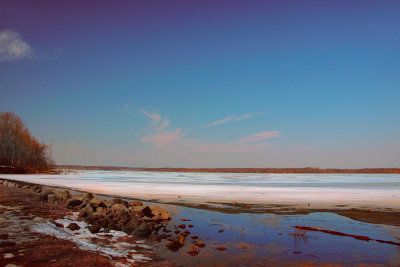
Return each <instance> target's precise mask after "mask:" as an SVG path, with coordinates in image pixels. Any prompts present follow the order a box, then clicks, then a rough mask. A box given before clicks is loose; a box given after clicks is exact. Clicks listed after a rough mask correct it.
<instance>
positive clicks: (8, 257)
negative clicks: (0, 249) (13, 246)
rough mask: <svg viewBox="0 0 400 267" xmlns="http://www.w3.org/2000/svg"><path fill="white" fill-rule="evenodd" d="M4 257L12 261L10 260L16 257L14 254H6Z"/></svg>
mask: <svg viewBox="0 0 400 267" xmlns="http://www.w3.org/2000/svg"><path fill="white" fill-rule="evenodd" d="M3 256H4V258H5V259H10V258H14V257H15V256H14V254H12V253H5V254H4V255H3Z"/></svg>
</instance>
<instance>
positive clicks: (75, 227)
mask: <svg viewBox="0 0 400 267" xmlns="http://www.w3.org/2000/svg"><path fill="white" fill-rule="evenodd" d="M67 228H68V229H70V230H71V231H75V230H79V229H81V228H80V227H79V225H77V224H76V223H70V224H69V225H68V226H67Z"/></svg>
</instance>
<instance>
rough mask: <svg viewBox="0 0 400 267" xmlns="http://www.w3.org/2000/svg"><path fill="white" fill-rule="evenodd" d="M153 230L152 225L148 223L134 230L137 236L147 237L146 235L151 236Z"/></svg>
mask: <svg viewBox="0 0 400 267" xmlns="http://www.w3.org/2000/svg"><path fill="white" fill-rule="evenodd" d="M151 232H152V229H151V227H150V226H149V225H148V224H146V223H142V224H140V225H139V226H138V227H137V228H136V230H135V231H134V234H135V235H136V236H141V237H145V236H149V235H150V234H151Z"/></svg>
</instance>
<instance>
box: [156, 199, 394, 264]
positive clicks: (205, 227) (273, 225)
mask: <svg viewBox="0 0 400 267" xmlns="http://www.w3.org/2000/svg"><path fill="white" fill-rule="evenodd" d="M165 208H166V209H168V210H169V211H170V212H171V213H172V214H173V215H172V218H173V219H172V220H171V222H170V223H169V225H168V229H169V230H171V231H172V232H171V234H173V236H176V234H174V231H175V228H174V225H179V224H183V223H184V224H186V225H188V224H193V225H194V227H193V228H186V229H188V230H189V231H190V232H191V234H190V235H188V236H187V237H186V241H185V245H184V247H182V248H181V249H179V250H178V251H177V252H172V251H170V250H169V249H168V248H167V247H166V246H165V245H166V244H167V243H168V241H162V242H161V243H159V244H158V245H156V247H157V252H156V253H157V254H158V255H160V256H161V257H163V258H166V259H169V260H172V261H174V262H176V263H178V264H182V265H184V266H198V265H206V266H209V265H223V266H248V265H258V264H261V265H274V266H276V265H278V266H279V265H281V266H287V265H295V264H298V263H303V262H306V263H313V264H328V263H334V264H341V265H342V266H355V265H358V264H360V263H363V264H383V265H385V266H387V265H389V266H399V264H400V247H398V246H394V245H390V244H381V243H377V242H374V241H370V242H366V241H363V240H357V239H354V238H351V237H343V236H334V235H330V234H326V233H321V232H312V231H308V232H306V234H305V235H304V236H295V235H293V233H294V231H295V229H294V228H293V227H291V226H295V225H301V226H311V227H315V228H319V229H329V230H334V231H339V232H344V233H348V234H354V235H364V236H368V237H370V238H374V239H382V240H388V241H394V242H399V240H400V227H395V226H387V225H376V224H370V223H364V222H360V221H355V220H352V219H349V218H347V217H343V216H340V215H337V214H334V213H328V212H318V213H311V214H308V215H271V214H249V213H242V214H225V213H221V212H214V211H208V210H200V209H193V208H188V207H179V206H172V205H165ZM181 218H186V219H191V221H188V222H183V221H181V220H180V219H181ZM220 229H223V230H224V231H223V232H221V233H220V232H219V230H220ZM179 230H182V229H179ZM193 235H196V236H199V239H198V240H203V241H205V243H206V246H205V247H204V248H200V253H199V254H198V255H197V256H191V255H189V254H188V253H187V252H188V251H189V248H190V247H191V246H193V244H194V242H195V241H196V240H193V239H191V238H190V236H193ZM219 246H223V247H226V248H227V249H226V250H225V251H219V250H217V249H216V248H217V247H219Z"/></svg>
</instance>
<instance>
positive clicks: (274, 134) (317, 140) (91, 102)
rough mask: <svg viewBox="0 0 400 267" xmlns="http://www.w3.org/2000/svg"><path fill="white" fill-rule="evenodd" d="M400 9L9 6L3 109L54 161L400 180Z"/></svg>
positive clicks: (1, 16)
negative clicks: (339, 173) (373, 172)
mask: <svg viewBox="0 0 400 267" xmlns="http://www.w3.org/2000/svg"><path fill="white" fill-rule="evenodd" d="M399 14H400V1H368V0H365V1H257V0H255V1H236V0H231V1H224V0H221V1H198V0H194V1H166V0H162V1H161V0H152V1H102V0H98V1H42V0H35V1H20V0H0V111H12V112H14V113H16V114H17V115H18V116H20V117H21V118H22V119H23V121H24V122H25V124H26V126H27V127H28V128H29V130H30V131H31V133H32V134H33V135H34V136H35V137H37V138H38V139H39V140H40V141H42V142H45V143H47V144H53V145H52V157H53V158H54V160H55V161H56V162H57V163H58V164H79V165H107V166H111V165H112V166H131V167H260V168H261V167H320V168H363V167H400V16H399Z"/></svg>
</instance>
